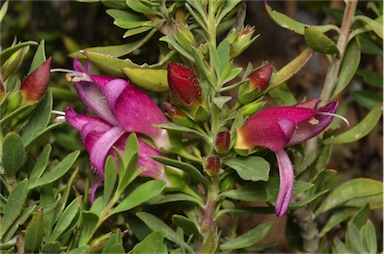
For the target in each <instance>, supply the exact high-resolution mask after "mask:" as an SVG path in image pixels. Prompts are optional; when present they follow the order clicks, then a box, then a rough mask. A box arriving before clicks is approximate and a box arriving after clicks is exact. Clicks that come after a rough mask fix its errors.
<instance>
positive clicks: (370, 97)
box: [350, 90, 383, 110]
mask: <svg viewBox="0 0 384 254" xmlns="http://www.w3.org/2000/svg"><path fill="white" fill-rule="evenodd" d="M350 95H351V97H352V99H353V100H355V101H356V102H357V103H359V104H360V105H361V106H363V107H365V108H366V109H370V110H371V109H372V108H373V107H374V106H376V104H377V103H380V102H382V101H383V97H382V96H381V95H379V94H378V93H375V92H371V91H366V90H358V91H352V92H351V93H350Z"/></svg>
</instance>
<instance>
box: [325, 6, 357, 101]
mask: <svg viewBox="0 0 384 254" xmlns="http://www.w3.org/2000/svg"><path fill="white" fill-rule="evenodd" d="M357 2H358V1H357V0H349V1H348V2H347V5H346V8H345V11H344V16H343V23H342V25H341V29H340V35H339V39H338V40H337V48H338V49H339V54H338V55H335V56H333V59H332V63H331V65H330V66H329V68H328V71H327V75H326V77H325V81H324V86H323V90H322V91H321V94H320V100H321V103H322V104H326V103H328V102H329V100H330V98H331V94H332V91H333V89H334V88H335V86H336V83H337V80H338V75H339V70H340V66H341V63H342V61H343V58H344V54H345V49H346V48H347V45H348V38H349V33H350V30H351V26H352V23H353V19H354V16H355V11H356V6H357Z"/></svg>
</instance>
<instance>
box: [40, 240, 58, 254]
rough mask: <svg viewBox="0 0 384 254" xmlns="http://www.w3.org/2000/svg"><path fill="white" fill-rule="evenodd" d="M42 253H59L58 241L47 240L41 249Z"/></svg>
mask: <svg viewBox="0 0 384 254" xmlns="http://www.w3.org/2000/svg"><path fill="white" fill-rule="evenodd" d="M41 252H42V253H60V252H61V250H60V243H59V242H57V241H54V242H47V243H46V244H45V245H44V246H43V249H42V251H41Z"/></svg>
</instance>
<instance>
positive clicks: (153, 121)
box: [56, 59, 170, 202]
mask: <svg viewBox="0 0 384 254" xmlns="http://www.w3.org/2000/svg"><path fill="white" fill-rule="evenodd" d="M89 68H90V66H89V64H87V66H86V68H84V67H83V66H82V65H81V64H80V62H79V61H78V60H77V59H76V60H75V61H74V71H70V72H68V78H69V79H70V80H72V81H74V82H75V83H76V89H77V91H78V94H79V96H80V98H81V100H82V101H83V102H84V103H85V104H86V105H87V106H88V108H89V109H91V110H92V111H93V113H95V114H96V115H97V116H86V115H78V114H76V113H75V111H74V110H73V109H72V108H71V107H70V106H69V107H67V109H66V112H65V115H66V120H67V121H68V122H69V123H70V124H71V125H72V126H73V127H74V128H75V129H77V130H78V131H80V133H81V136H82V139H83V143H84V145H85V148H86V150H87V151H88V153H89V155H90V163H91V165H92V167H93V168H94V170H95V172H96V173H97V174H98V175H99V176H100V179H99V181H98V182H96V183H95V184H94V185H93V186H92V190H91V201H92V202H93V201H94V199H95V192H96V190H97V188H98V186H99V185H100V184H101V183H102V181H103V179H104V165H105V161H106V158H107V157H108V156H109V155H112V156H113V157H115V159H116V160H117V155H116V154H115V151H114V149H113V147H116V148H117V149H118V150H120V151H122V152H123V151H124V148H125V142H126V139H127V137H128V135H129V134H130V133H132V132H135V133H139V134H143V135H146V136H148V137H149V138H151V140H152V141H153V143H154V144H155V145H156V147H157V148H159V149H160V148H164V149H168V148H170V143H169V137H168V133H167V131H166V130H163V129H160V128H158V127H156V126H155V125H157V124H164V123H168V122H169V121H168V120H167V118H166V117H165V115H164V113H163V112H162V111H161V110H160V108H159V107H158V106H157V105H156V104H155V102H154V101H152V99H151V98H150V97H149V96H148V95H146V94H145V93H143V92H142V91H140V90H139V89H137V88H136V87H134V86H133V85H131V84H130V83H129V82H127V81H126V80H123V79H112V78H110V77H105V76H98V75H92V74H91V73H90V70H89ZM56 71H62V70H60V69H58V70H56ZM151 156H163V155H162V154H161V153H160V152H159V151H158V150H156V149H155V148H153V147H152V146H150V145H148V144H147V143H145V142H144V141H142V140H141V139H140V138H139V161H138V168H141V167H144V166H145V167H146V168H145V170H144V171H143V172H142V173H141V176H147V177H152V178H155V179H162V180H166V177H165V175H164V166H163V165H162V164H161V163H158V162H156V161H154V160H152V159H151Z"/></svg>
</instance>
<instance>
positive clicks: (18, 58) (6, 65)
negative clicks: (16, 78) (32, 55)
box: [1, 46, 30, 80]
mask: <svg viewBox="0 0 384 254" xmlns="http://www.w3.org/2000/svg"><path fill="white" fill-rule="evenodd" d="M29 48H30V47H29V46H27V47H22V48H20V49H19V50H17V51H16V52H15V53H13V54H12V55H11V56H10V57H9V58H8V59H7V60H6V61H4V60H3V59H1V60H2V61H1V63H2V65H1V74H2V79H3V80H6V79H8V77H10V76H11V75H13V74H14V73H16V72H17V71H18V69H19V67H20V65H21V64H22V62H23V60H24V57H25V56H26V55H27V53H28V51H29Z"/></svg>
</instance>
